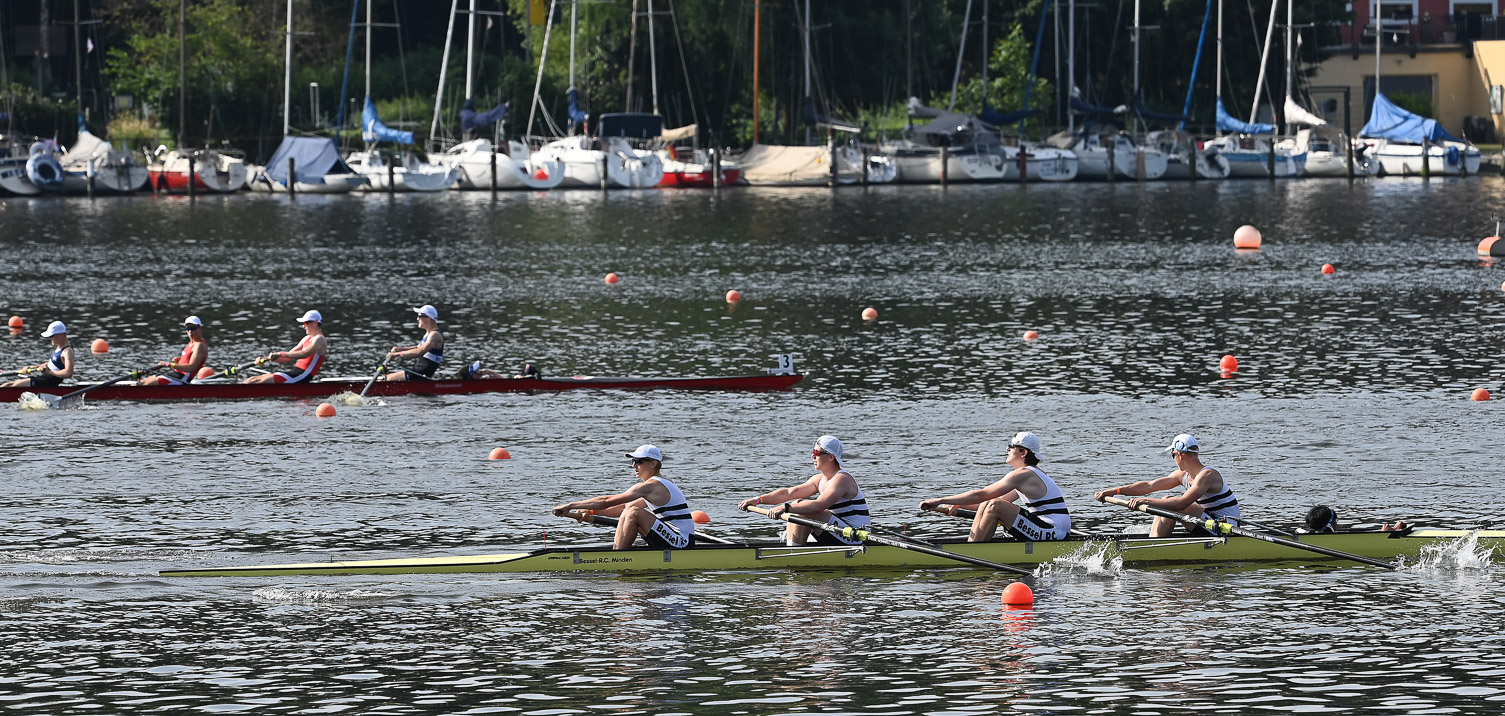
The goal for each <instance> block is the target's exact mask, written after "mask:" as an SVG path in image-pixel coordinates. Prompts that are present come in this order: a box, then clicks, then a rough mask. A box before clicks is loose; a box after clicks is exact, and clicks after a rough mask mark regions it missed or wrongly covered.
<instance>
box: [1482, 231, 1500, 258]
mask: <svg viewBox="0 0 1505 716" xmlns="http://www.w3.org/2000/svg"><path fill="white" fill-rule="evenodd" d="M1491 256H1496V257H1498V256H1505V241H1501V240H1500V237H1498V236H1486V237H1484V240H1483V241H1480V242H1479V258H1489V257H1491Z"/></svg>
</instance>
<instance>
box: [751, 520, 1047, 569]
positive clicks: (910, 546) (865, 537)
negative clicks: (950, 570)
mask: <svg viewBox="0 0 1505 716" xmlns="http://www.w3.org/2000/svg"><path fill="white" fill-rule="evenodd" d="M747 510H748V511H749V512H756V513H758V514H760V515H767V516H769V517H773V516H774V515H772V514H770V512H771V511H770V510H768V509H767V508H764V507H758V506H756V505H749V506H748V507H747ZM777 519H781V520H783V521H785V522H788V523H790V524H795V525H800V526H803V527H809V528H812V529H817V530H824V531H826V532H830V533H831V534H837V535H841V536H843V537H846V538H847V539H855V540H857V541H859V542H873V543H875V544H882V545H887V546H889V547H898V548H899V549H907V550H909V551H911V552H919V553H921V554H928V555H931V556H933V557H942V558H945V559H951V560H956V561H957V562H965V563H966V564H971V565H975V566H978V567H987V568H988V569H996V570H998V571H1000V572H1010V573H1013V574H1018V575H1022V576H1025V577H1030V576H1034V572H1031V571H1030V570H1028V569H1024V568H1022V567H1015V566H1014V565H1012V564H1002V563H1000V562H991V561H988V560H986V559H980V558H977V557H973V556H970V555H965V554H957V553H955V552H947V551H946V550H943V549H939V548H936V547H927V546H925V545H921V544H916V543H914V542H908V541H905V540H900V539H893V538H889V537H883V536H881V535H875V534H873V533H872V532H869V531H867V530H861V529H853V528H851V527H837V526H835V525H830V524H826V523H825V522H821V521H820V520H812V519H810V518H809V517H805V516H804V515H791V514H789V512H788V511H787V510H786V511H785V512H783V513H781V514H779V515H778V516H777Z"/></svg>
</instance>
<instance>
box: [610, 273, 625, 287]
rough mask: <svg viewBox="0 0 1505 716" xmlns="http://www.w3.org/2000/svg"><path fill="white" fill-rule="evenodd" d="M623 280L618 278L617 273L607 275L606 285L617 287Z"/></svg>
mask: <svg viewBox="0 0 1505 716" xmlns="http://www.w3.org/2000/svg"><path fill="white" fill-rule="evenodd" d="M621 280H622V279H621V277H619V276H617V274H616V272H612V273H609V274H606V283H607V284H608V285H611V286H615V285H616V284H617V282H618V281H621Z"/></svg>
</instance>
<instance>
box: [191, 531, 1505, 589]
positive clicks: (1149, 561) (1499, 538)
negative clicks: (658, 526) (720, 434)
mask: <svg viewBox="0 0 1505 716" xmlns="http://www.w3.org/2000/svg"><path fill="white" fill-rule="evenodd" d="M1471 536H1472V537H1476V538H1477V539H1478V540H1479V542H1480V544H1481V545H1487V548H1489V549H1499V548H1500V547H1505V531H1502V530H1493V531H1478V532H1473V531H1466V530H1432V529H1426V530H1412V531H1410V532H1345V533H1337V534H1323V535H1305V536H1302V537H1301V538H1300V540H1301V541H1302V542H1304V543H1308V544H1315V545H1321V546H1323V547H1327V548H1329V549H1334V550H1340V551H1343V552H1348V553H1351V554H1357V555H1363V556H1366V557H1373V558H1376V559H1387V560H1395V559H1404V560H1406V561H1407V562H1414V561H1415V560H1417V559H1418V557H1419V556H1420V554H1421V551H1422V548H1423V547H1424V546H1427V545H1437V544H1442V543H1446V542H1452V541H1457V540H1459V539H1464V538H1469V537H1471ZM932 544H934V545H937V546H940V547H941V548H943V549H944V550H945V551H947V552H953V553H956V554H964V555H970V556H973V557H978V558H981V559H987V560H991V561H995V562H1002V563H1005V564H1014V565H1038V564H1042V563H1045V562H1049V561H1052V560H1055V559H1058V558H1060V557H1065V556H1068V555H1072V554H1076V553H1086V551H1088V550H1097V549H1106V550H1111V551H1112V552H1113V553H1114V554H1115V555H1117V556H1121V557H1122V558H1123V560H1124V563H1125V564H1126V565H1134V566H1149V567H1153V566H1177V565H1194V564H1235V563H1256V564H1257V563H1285V564H1290V563H1326V562H1342V561H1343V560H1341V559H1338V558H1334V557H1329V556H1326V555H1322V554H1316V553H1313V552H1307V551H1303V550H1299V549H1294V548H1291V547H1286V546H1282V545H1278V544H1271V543H1269V542H1263V541H1260V540H1255V539H1250V538H1247V537H1228V538H1205V539H1204V538H1190V537H1170V538H1159V539H1157V538H1150V537H1136V536H1127V535H1113V536H1103V537H1089V538H1077V539H1070V540H1062V541H1060V542H1014V541H999V542H981V543H967V542H938V543H932ZM966 567H967V565H964V564H961V563H959V562H956V561H954V560H950V559H947V558H945V557H939V556H934V555H927V554H923V553H919V552H913V551H909V550H904V549H899V548H897V547H886V546H882V545H868V546H866V547H852V548H844V547H824V546H815V545H810V546H805V547H787V546H784V545H783V544H782V543H767V544H747V545H701V546H697V547H694V548H692V549H683V550H662V549H646V548H645V549H631V550H616V551H614V550H612V549H610V548H609V547H581V548H551V549H541V550H536V551H532V552H517V553H510V554H488V555H475V556H450V557H416V558H409V559H378V560H364V561H345V562H309V563H302V564H278V565H255V566H237V567H209V568H197V569H170V570H164V571H163V572H162V576H164V577H275V576H296V575H377V574H442V573H460V572H652V571H670V572H714V571H726V570H748V569H760V570H769V569H792V570H800V571H806V570H808V571H829V570H858V569H899V570H902V569H928V568H966Z"/></svg>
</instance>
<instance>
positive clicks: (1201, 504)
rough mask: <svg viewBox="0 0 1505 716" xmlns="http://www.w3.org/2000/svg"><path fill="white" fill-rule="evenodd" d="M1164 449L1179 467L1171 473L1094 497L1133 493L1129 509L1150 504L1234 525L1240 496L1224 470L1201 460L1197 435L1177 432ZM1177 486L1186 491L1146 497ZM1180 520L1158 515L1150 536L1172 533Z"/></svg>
mask: <svg viewBox="0 0 1505 716" xmlns="http://www.w3.org/2000/svg"><path fill="white" fill-rule="evenodd" d="M1161 452H1167V453H1170V455H1171V459H1172V460H1174V461H1175V463H1176V469H1174V470H1171V472H1170V474H1168V475H1166V476H1165V477H1162V478H1158V479H1155V480H1141V481H1139V482H1133V483H1130V484H1127V485H1123V486H1120V487H1115V488H1111V489H1107V490H1102V491H1099V492H1097V493H1095V494H1094V495H1093V497H1094V498H1096V499H1097V500H1098V501H1099V502H1101V501H1102V500H1103V498H1104V497H1108V496H1112V495H1132V496H1133V498H1132V499H1130V500H1129V508H1130V509H1139V507H1140V506H1141V505H1147V506H1149V507H1158V508H1160V509H1162V510H1170V511H1171V512H1179V513H1182V514H1186V515H1191V516H1193V517H1203V516H1206V517H1208V518H1211V519H1215V520H1222V521H1226V522H1230V523H1232V524H1234V525H1237V524H1238V523H1239V518H1240V516H1241V514H1240V510H1239V503H1238V496H1237V495H1235V494H1233V486H1232V485H1229V484H1228V481H1227V480H1225V479H1223V473H1222V472H1221V471H1220V470H1218V469H1217V468H1215V467H1211V466H1209V465H1205V464H1203V463H1202V446H1201V445H1200V444H1199V443H1198V442H1197V438H1196V437H1194V436H1192V435H1189V434H1187V433H1182V434H1180V435H1177V436H1176V437H1175V438H1173V439H1172V440H1171V444H1170V445H1169V446H1168V447H1166V448H1165V450H1162V451H1161ZM1177 487H1183V488H1185V489H1186V491H1185V492H1183V493H1181V494H1180V495H1177V496H1175V497H1143V495H1148V494H1150V493H1154V492H1160V491H1162V490H1173V489H1175V488H1177ZM1177 524H1178V523H1177V521H1176V520H1173V519H1171V518H1169V517H1161V516H1157V517H1155V522H1154V524H1153V525H1151V527H1150V536H1151V537H1169V536H1171V531H1172V530H1173V529H1175V527H1176V525H1177ZM1188 530H1189V531H1190V532H1191V533H1192V534H1193V535H1197V536H1209V535H1211V534H1212V533H1211V532H1209V531H1207V530H1205V529H1203V528H1201V527H1194V528H1188Z"/></svg>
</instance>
